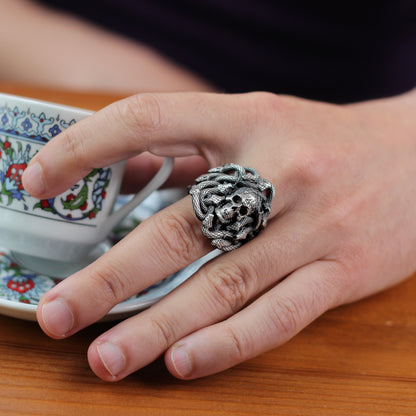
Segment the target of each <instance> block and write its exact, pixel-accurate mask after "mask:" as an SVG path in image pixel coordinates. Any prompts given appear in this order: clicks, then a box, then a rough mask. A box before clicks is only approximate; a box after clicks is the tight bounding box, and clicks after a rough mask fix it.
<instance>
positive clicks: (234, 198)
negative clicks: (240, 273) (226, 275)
mask: <svg viewBox="0 0 416 416" xmlns="http://www.w3.org/2000/svg"><path fill="white" fill-rule="evenodd" d="M189 193H190V195H191V196H192V205H193V208H194V211H195V215H196V216H197V218H198V219H199V220H200V221H202V225H201V230H202V233H203V234H204V235H205V236H206V237H208V238H209V239H210V240H211V244H212V245H213V246H214V247H216V248H219V249H220V250H222V251H231V250H234V249H236V248H238V247H240V246H241V245H243V244H245V243H246V242H247V241H249V240H251V239H252V238H254V237H255V236H256V235H257V234H258V233H259V232H260V231H261V230H262V229H263V228H264V227H265V226H266V222H267V217H268V216H269V214H270V210H271V201H272V199H273V195H274V187H273V185H272V184H271V183H270V182H269V181H267V180H265V179H262V178H260V176H259V175H258V173H257V172H256V171H255V170H254V169H252V168H247V167H246V168H244V167H242V166H240V165H236V164H233V163H229V164H226V165H223V166H219V167H216V168H213V169H210V170H209V171H208V173H206V174H204V175H201V176H199V177H198V178H197V179H196V181H195V184H194V185H192V186H191V187H190V189H189Z"/></svg>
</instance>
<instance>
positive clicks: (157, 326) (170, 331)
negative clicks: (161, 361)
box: [150, 315, 179, 351]
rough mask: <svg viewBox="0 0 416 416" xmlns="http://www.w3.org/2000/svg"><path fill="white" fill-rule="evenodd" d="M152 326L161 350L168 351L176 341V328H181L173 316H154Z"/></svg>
mask: <svg viewBox="0 0 416 416" xmlns="http://www.w3.org/2000/svg"><path fill="white" fill-rule="evenodd" d="M150 322H151V326H152V328H153V330H154V333H155V334H156V342H157V346H158V348H159V349H160V350H163V351H164V350H167V349H168V348H169V347H170V346H171V345H172V344H173V343H174V342H175V341H176V331H175V328H177V327H179V326H178V325H177V324H176V323H175V322H174V321H173V318H172V316H170V317H169V318H168V317H167V316H165V315H159V316H154V317H153V318H152V319H151V321H150Z"/></svg>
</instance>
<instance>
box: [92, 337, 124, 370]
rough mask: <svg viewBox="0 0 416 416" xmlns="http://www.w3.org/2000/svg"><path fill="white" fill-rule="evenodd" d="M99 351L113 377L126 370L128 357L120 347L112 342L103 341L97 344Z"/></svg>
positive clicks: (102, 360) (104, 364)
mask: <svg viewBox="0 0 416 416" xmlns="http://www.w3.org/2000/svg"><path fill="white" fill-rule="evenodd" d="M97 352H98V355H99V356H100V359H101V362H102V363H103V366H104V367H105V368H106V369H107V371H108V372H109V373H110V374H111V375H112V376H113V377H117V376H118V375H119V374H120V373H121V372H122V371H123V370H124V367H125V366H126V357H125V356H124V354H123V351H121V349H120V347H118V346H117V345H115V344H112V343H111V342H103V343H100V344H98V345H97Z"/></svg>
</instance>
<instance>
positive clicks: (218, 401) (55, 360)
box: [0, 83, 416, 416]
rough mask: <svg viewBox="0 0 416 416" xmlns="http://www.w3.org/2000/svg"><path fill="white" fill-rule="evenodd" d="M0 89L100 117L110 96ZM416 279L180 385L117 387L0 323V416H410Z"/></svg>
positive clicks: (66, 349)
mask: <svg viewBox="0 0 416 416" xmlns="http://www.w3.org/2000/svg"><path fill="white" fill-rule="evenodd" d="M0 91H1V92H8V93H14V94H19V95H27V96H31V97H35V98H40V99H46V100H50V101H55V102H61V103H65V104H69V105H75V106H79V107H84V108H89V109H92V110H97V109H99V108H101V107H103V106H105V105H107V104H109V103H110V102H112V101H114V100H116V99H117V98H120V97H116V96H110V95H105V94H97V93H85V92H83V93H77V92H70V91H58V90H53V89H43V88H36V87H33V86H32V87H31V86H23V85H11V84H1V83H0ZM415 295H416V278H415V276H414V277H410V278H409V279H407V280H406V281H405V282H403V283H401V284H400V285H398V286H396V287H394V288H392V289H390V290H388V291H385V292H383V293H380V294H377V295H375V296H373V297H371V298H368V299H365V300H362V301H360V302H357V303H355V304H352V305H347V306H343V307H339V308H337V309H335V310H332V311H330V312H328V313H326V314H325V315H323V316H322V317H321V318H319V319H318V320H317V321H315V322H314V323H313V324H311V325H310V326H309V327H308V328H306V329H305V330H303V331H302V332H301V333H300V334H298V335H297V336H296V337H295V338H293V339H292V340H291V341H290V342H288V343H287V344H285V345H283V346H281V347H279V348H277V349H275V350H272V351H270V352H268V353H266V354H263V355H261V356H259V357H257V358H255V359H252V360H250V361H248V362H245V363H243V364H241V365H239V366H237V367H235V368H232V369H230V370H228V371H225V372H223V373H221V374H217V375H214V376H210V377H207V378H204V379H200V380H195V381H187V382H183V381H180V380H177V379H175V378H173V377H172V376H171V375H170V374H169V373H168V372H167V371H166V369H165V367H164V364H163V361H162V360H158V361H156V362H155V363H153V364H151V365H149V366H148V367H146V368H144V369H143V370H141V371H139V372H137V373H135V374H133V375H131V376H129V377H128V378H127V379H125V380H123V381H120V382H118V383H115V384H112V383H106V382H104V381H101V380H100V379H98V378H97V377H96V376H95V375H94V374H93V373H92V372H91V370H90V369H89V367H88V363H87V359H86V351H87V348H88V345H89V343H90V342H91V341H92V340H93V339H94V338H95V337H96V336H98V335H99V334H100V333H101V332H103V331H104V330H106V329H107V328H109V327H110V326H111V325H113V324H111V323H100V324H96V325H93V326H91V327H89V328H87V329H85V330H83V331H82V332H80V333H78V334H77V335H74V336H73V337H71V338H70V339H67V340H60V341H57V340H52V339H49V338H48V337H47V336H46V335H44V334H43V332H42V331H41V330H40V328H39V327H38V325H37V324H36V323H34V322H28V321H23V320H18V319H14V318H9V317H6V316H0V390H1V399H0V415H8V416H9V415H42V416H48V415H81V416H82V415H100V416H101V415H120V416H122V415H146V416H153V415H193V416H198V415H297V416H298V415H308V416H313V415H319V416H323V415H331V416H333V415H348V416H351V415H377V416H379V415H416V302H415V297H416V296H415Z"/></svg>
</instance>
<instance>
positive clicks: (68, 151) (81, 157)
mask: <svg viewBox="0 0 416 416" xmlns="http://www.w3.org/2000/svg"><path fill="white" fill-rule="evenodd" d="M71 131H73V130H71ZM60 141H61V143H62V147H63V152H64V154H65V155H66V156H67V157H69V158H70V159H71V160H74V161H77V164H79V165H80V166H84V165H85V156H86V155H87V154H88V152H86V150H85V146H84V142H83V140H81V139H80V138H79V136H78V135H77V134H71V133H69V132H67V131H66V130H64V131H63V132H62V133H61V135H60Z"/></svg>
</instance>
